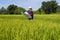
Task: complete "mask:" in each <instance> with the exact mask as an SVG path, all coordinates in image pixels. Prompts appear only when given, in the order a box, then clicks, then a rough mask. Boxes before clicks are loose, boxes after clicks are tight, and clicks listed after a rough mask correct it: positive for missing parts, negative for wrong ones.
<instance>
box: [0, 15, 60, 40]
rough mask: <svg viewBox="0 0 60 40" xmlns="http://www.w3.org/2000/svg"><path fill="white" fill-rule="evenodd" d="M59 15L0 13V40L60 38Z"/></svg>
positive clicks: (57, 39) (56, 39)
mask: <svg viewBox="0 0 60 40" xmlns="http://www.w3.org/2000/svg"><path fill="white" fill-rule="evenodd" d="M59 17H60V16H59V15H35V16H34V20H28V19H27V18H25V17H24V16H22V15H0V40H60V18H59Z"/></svg>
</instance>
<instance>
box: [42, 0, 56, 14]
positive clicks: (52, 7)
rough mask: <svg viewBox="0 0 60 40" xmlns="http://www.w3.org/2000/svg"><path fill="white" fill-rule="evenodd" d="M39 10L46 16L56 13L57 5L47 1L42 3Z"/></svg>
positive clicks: (54, 2)
mask: <svg viewBox="0 0 60 40" xmlns="http://www.w3.org/2000/svg"><path fill="white" fill-rule="evenodd" d="M41 8H42V9H43V11H44V12H45V13H46V14H50V13H56V9H57V3H56V1H47V2H45V1H44V2H42V6H41Z"/></svg>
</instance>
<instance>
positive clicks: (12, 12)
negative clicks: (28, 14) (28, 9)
mask: <svg viewBox="0 0 60 40" xmlns="http://www.w3.org/2000/svg"><path fill="white" fill-rule="evenodd" d="M16 9H17V6H16V5H13V4H12V5H9V6H8V8H7V10H8V13H10V14H14V11H15V10H16Z"/></svg>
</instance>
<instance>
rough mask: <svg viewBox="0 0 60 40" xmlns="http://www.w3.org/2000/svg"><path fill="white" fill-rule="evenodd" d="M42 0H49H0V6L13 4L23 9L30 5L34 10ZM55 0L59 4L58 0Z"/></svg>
mask: <svg viewBox="0 0 60 40" xmlns="http://www.w3.org/2000/svg"><path fill="white" fill-rule="evenodd" d="M42 1H49V0H0V8H1V7H2V6H3V7H5V8H7V7H8V5H10V4H15V5H17V6H21V7H23V8H25V9H28V7H29V6H31V7H32V8H33V9H34V10H35V9H38V8H40V7H41V5H42ZM56 1H57V2H58V4H59V5H60V1H59V0H56Z"/></svg>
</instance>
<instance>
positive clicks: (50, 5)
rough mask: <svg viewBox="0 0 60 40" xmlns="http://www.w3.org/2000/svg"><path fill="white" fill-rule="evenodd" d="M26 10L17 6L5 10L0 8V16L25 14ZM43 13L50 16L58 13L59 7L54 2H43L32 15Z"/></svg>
mask: <svg viewBox="0 0 60 40" xmlns="http://www.w3.org/2000/svg"><path fill="white" fill-rule="evenodd" d="M25 11H26V9H24V8H22V7H18V6H17V5H14V4H12V5H9V6H8V7H7V9H5V8H4V7H2V8H0V14H21V12H25ZM42 12H44V13H45V14H51V13H56V12H60V6H59V5H58V3H57V2H56V1H47V2H45V1H43V2H42V6H41V7H40V8H38V10H35V11H34V13H37V14H42Z"/></svg>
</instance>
